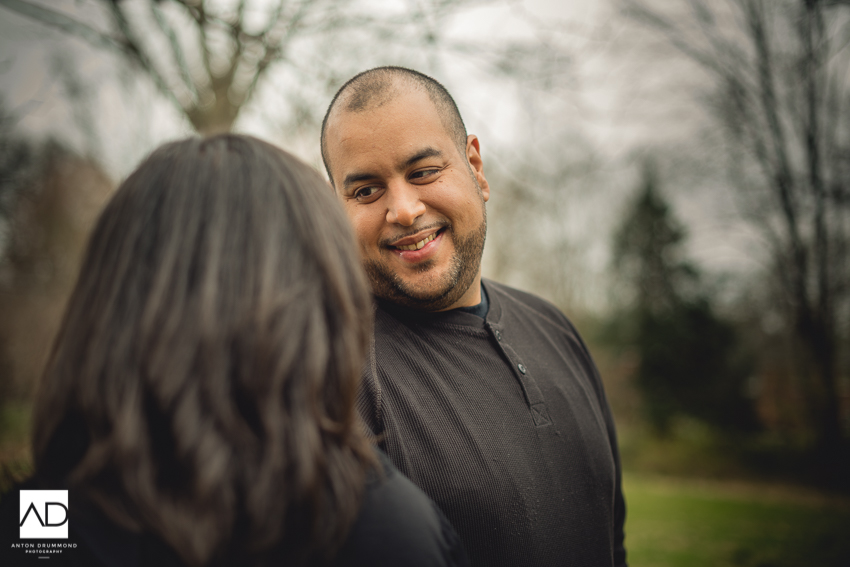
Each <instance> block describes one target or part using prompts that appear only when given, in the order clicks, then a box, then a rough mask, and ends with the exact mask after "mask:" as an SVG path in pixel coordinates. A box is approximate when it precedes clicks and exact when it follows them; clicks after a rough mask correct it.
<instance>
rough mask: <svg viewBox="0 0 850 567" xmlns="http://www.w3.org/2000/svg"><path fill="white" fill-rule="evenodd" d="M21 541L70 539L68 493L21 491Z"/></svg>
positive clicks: (63, 491) (64, 491)
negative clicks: (25, 539)
mask: <svg viewBox="0 0 850 567" xmlns="http://www.w3.org/2000/svg"><path fill="white" fill-rule="evenodd" d="M20 493H21V515H20V526H21V539H23V538H30V539H68V491H67V490H21V491H20Z"/></svg>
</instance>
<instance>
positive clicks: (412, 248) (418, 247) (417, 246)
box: [396, 232, 437, 250]
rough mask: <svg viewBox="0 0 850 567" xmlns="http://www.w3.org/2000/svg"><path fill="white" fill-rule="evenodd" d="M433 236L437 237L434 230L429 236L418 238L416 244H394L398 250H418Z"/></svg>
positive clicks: (432, 238)
mask: <svg viewBox="0 0 850 567" xmlns="http://www.w3.org/2000/svg"><path fill="white" fill-rule="evenodd" d="M435 238H437V233H436V232H435V233H433V234H432V235H430V236H427V237H425V238H423V239H422V240H420V241H419V242H417V243H416V244H411V245H409V246H396V248H398V249H399V250H419V249H420V248H422V247H423V246H425V245H426V244H428V243H429V242H431V241H432V240H434V239H435Z"/></svg>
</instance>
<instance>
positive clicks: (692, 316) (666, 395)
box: [614, 164, 755, 435]
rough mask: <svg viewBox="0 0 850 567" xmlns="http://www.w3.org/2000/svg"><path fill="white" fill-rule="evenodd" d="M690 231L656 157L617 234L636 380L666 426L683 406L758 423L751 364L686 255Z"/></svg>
mask: <svg viewBox="0 0 850 567" xmlns="http://www.w3.org/2000/svg"><path fill="white" fill-rule="evenodd" d="M685 240H686V231H685V228H684V226H682V225H681V224H680V223H679V222H678V221H677V220H676V219H675V218H674V216H673V213H672V211H671V210H670V206H669V205H668V204H667V202H666V201H665V200H664V198H663V196H662V195H661V194H660V193H659V191H658V189H657V174H656V170H655V168H654V167H653V166H652V165H651V164H647V165H646V166H645V168H644V175H643V180H642V186H641V188H640V191H639V193H638V195H637V198H636V199H635V201H634V203H633V205H632V206H631V207H630V208H629V210H628V211H627V214H626V216H625V218H624V220H623V223H622V225H621V226H620V229H619V230H618V231H617V233H616V235H615V239H614V260H615V271H616V272H617V273H618V275H619V277H620V279H621V284H622V285H621V287H622V288H623V289H624V290H625V291H627V293H628V296H627V302H626V303H627V306H626V308H625V311H624V312H623V313H620V314H619V315H618V317H617V320H616V321H615V325H616V326H618V327H620V328H621V329H623V330H624V331H623V332H622V333H620V335H621V340H623V341H625V342H626V343H627V344H628V345H629V346H631V347H632V348H634V349H636V351H637V352H638V355H639V358H640V362H639V364H638V368H637V371H636V377H635V378H636V383H637V386H638V388H639V389H640V391H641V393H642V395H643V407H644V410H645V413H646V417H647V419H648V420H649V423H650V424H651V425H652V426H653V428H654V429H655V430H656V431H657V432H658V433H660V434H662V435H663V434H666V433H668V432H669V429H670V425H671V421H672V419H673V418H674V417H675V416H676V415H677V414H685V415H690V416H692V417H696V418H698V419H700V420H702V421H704V422H706V423H708V424H711V425H713V426H716V427H720V428H722V429H733V430H741V429H748V428H750V427H752V426H753V424H754V423H755V419H754V412H753V408H752V403H751V402H750V400H749V399H748V398H747V397H746V395H745V381H746V378H747V375H748V373H749V364H748V363H747V361H746V359H745V357H743V356H742V355H741V352H742V350H743V349H742V348H741V346H740V341H739V340H738V338H737V336H736V332H735V329H734V327H733V326H732V325H731V324H730V323H728V322H726V321H723V320H722V319H720V318H719V317H718V316H717V315H716V314H715V312H714V309H713V307H712V304H711V301H710V299H709V297H708V295H707V293H706V292H705V290H703V289H702V288H701V285H700V279H699V274H698V272H697V270H696V268H695V267H694V266H693V265H692V264H690V263H689V262H688V261H687V260H686V259H685V253H684V244H685Z"/></svg>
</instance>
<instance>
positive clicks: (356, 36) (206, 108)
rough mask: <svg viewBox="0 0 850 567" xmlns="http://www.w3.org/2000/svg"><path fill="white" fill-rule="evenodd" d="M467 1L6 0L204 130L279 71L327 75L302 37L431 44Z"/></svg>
mask: <svg viewBox="0 0 850 567" xmlns="http://www.w3.org/2000/svg"><path fill="white" fill-rule="evenodd" d="M469 4H474V2H468V1H467V2H448V1H444V0H433V1H431V2H411V3H404V4H403V5H402V6H403V7H404V9H403V10H401V11H399V10H383V9H382V10H378V9H375V7H374V6H371V7H370V6H366V5H365V4H363V3H358V2H338V1H335V0H270V1H256V0H255V1H249V0H233V1H231V2H220V1H211V0H88V1H86V2H79V3H78V7H77V9H76V10H75V13H74V15H69V13H66V12H63V11H61V10H60V9H59V8H57V7H55V6H53V5H50V4H47V3H39V2H38V1H36V0H0V5H2V6H4V7H5V8H7V9H9V10H12V11H14V12H17V13H19V14H21V15H24V16H27V17H29V18H32V19H34V20H36V21H39V22H41V23H43V24H45V25H48V26H50V27H52V28H56V29H59V30H62V31H64V32H67V33H69V34H71V35H74V36H76V37H79V38H82V39H84V40H86V41H87V42H89V43H91V44H93V45H95V46H97V47H101V48H106V49H108V50H111V51H113V52H118V53H120V54H121V55H122V56H123V57H125V58H126V59H127V60H129V61H130V62H131V63H132V64H134V65H135V66H136V67H137V68H138V69H140V70H141V71H142V72H143V73H144V74H145V75H147V76H148V77H149V78H150V79H151V80H152V81H153V83H154V84H155V85H156V87H157V88H158V90H159V91H160V92H161V93H162V94H163V95H165V96H166V97H167V98H168V99H170V100H171V101H172V102H173V103H174V104H175V105H176V106H177V107H178V108H179V109H180V111H181V112H182V113H184V114H185V116H186V117H187V118H188V119H189V121H190V122H191V124H192V125H193V126H194V128H195V129H196V130H198V131H199V132H203V133H207V134H209V133H214V132H221V131H228V130H230V129H231V128H232V126H233V123H234V121H235V120H236V118H237V116H238V115H239V113H240V111H241V110H242V109H243V108H244V107H245V105H246V104H247V103H248V102H249V101H250V100H251V99H252V97H253V96H254V94H255V93H256V91H257V87H258V85H259V84H261V83H262V81H263V80H264V79H265V77H266V75H267V74H268V72H269V69H271V68H272V67H273V66H275V65H279V66H286V67H288V68H289V69H290V70H291V71H295V76H296V80H297V79H299V78H302V77H303V74H299V73H300V72H301V71H304V70H307V71H308V72H309V73H310V74H311V75H312V76H311V77H310V79H311V80H316V78H317V77H327V72H326V71H324V70H323V66H322V65H317V64H316V61H308V62H305V61H303V58H304V52H305V50H303V49H301V50H299V49H298V43H299V42H301V41H303V40H305V39H307V40H311V41H314V42H315V49H313V51H316V52H321V49H320V48H321V46H322V43H323V42H324V43H328V40H329V39H332V38H338V37H340V36H346V35H347V36H350V37H351V38H352V44H354V43H356V42H358V41H359V40H360V39H363V41H362V44H363V45H364V46H366V45H373V46H374V45H381V47H382V49H393V48H398V47H400V46H402V45H407V46H408V47H409V46H411V45H419V46H425V47H427V46H429V45H431V46H433V45H436V44H439V42H440V33H441V32H440V30H441V26H442V24H443V22H444V20H445V18H446V17H448V16H450V15H451V14H453V13H455V12H457V10H458V9H460V8H462V7H464V6H468V5H469ZM84 20H85V21H84ZM364 36H368V37H364ZM373 51H374V49H373ZM352 54H353V53H350V54H349V55H352ZM323 71H324V72H323ZM328 78H329V79H330V80H331V82H333V77H332V76H330V77H328Z"/></svg>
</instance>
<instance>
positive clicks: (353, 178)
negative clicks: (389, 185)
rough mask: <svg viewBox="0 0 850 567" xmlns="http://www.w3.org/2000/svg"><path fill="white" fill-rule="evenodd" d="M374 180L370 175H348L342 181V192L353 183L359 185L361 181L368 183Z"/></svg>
mask: <svg viewBox="0 0 850 567" xmlns="http://www.w3.org/2000/svg"><path fill="white" fill-rule="evenodd" d="M374 178H375V175H374V174H372V173H349V174H348V175H346V176H345V179H343V181H342V190H343V191H345V190H346V189H348V188H349V187H350V186H351V185H353V184H355V183H359V182H361V181H368V180H370V179H374Z"/></svg>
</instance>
